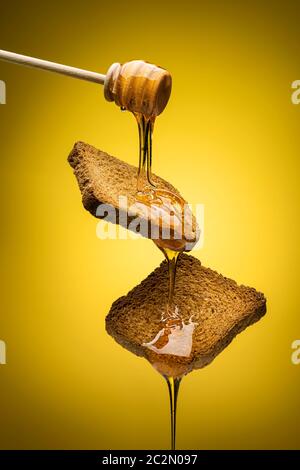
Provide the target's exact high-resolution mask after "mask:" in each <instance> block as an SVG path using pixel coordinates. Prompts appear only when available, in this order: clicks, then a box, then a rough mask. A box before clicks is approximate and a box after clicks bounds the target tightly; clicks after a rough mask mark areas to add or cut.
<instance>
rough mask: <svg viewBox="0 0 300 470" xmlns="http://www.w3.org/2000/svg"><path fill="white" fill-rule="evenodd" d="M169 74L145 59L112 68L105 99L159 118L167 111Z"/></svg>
mask: <svg viewBox="0 0 300 470" xmlns="http://www.w3.org/2000/svg"><path fill="white" fill-rule="evenodd" d="M171 89H172V77H171V75H170V73H169V72H168V71H167V70H165V69H163V68H161V67H157V66H156V65H154V64H149V63H148V62H144V61H143V60H132V61H131V62H126V63H125V64H119V63H115V64H112V65H111V66H110V68H109V69H108V72H107V74H106V79H105V83H104V96H105V98H106V99H107V100H108V101H114V102H115V103H116V105H117V106H120V107H121V108H125V109H127V110H128V111H131V112H133V113H140V114H143V115H144V116H146V117H156V116H158V115H159V114H160V113H162V111H163V110H164V109H165V107H166V105H167V103H168V101H169V98H170V94H171Z"/></svg>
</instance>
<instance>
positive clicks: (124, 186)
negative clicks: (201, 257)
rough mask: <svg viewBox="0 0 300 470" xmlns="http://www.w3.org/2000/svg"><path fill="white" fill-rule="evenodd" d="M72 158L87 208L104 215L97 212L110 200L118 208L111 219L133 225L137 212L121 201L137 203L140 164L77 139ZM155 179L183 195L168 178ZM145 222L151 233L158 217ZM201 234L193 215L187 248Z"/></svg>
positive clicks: (154, 177)
mask: <svg viewBox="0 0 300 470" xmlns="http://www.w3.org/2000/svg"><path fill="white" fill-rule="evenodd" d="M68 161H69V163H70V165H71V167H72V168H73V170H74V174H75V176H76V178H77V181H78V185H79V189H80V191H81V194H82V203H83V206H84V207H85V209H86V210H88V211H89V212H90V213H91V214H92V215H93V216H95V217H98V218H101V215H100V216H99V215H97V208H98V207H99V205H100V204H107V205H109V206H111V207H113V208H114V209H116V218H115V219H112V220H111V222H113V223H117V224H120V225H123V226H125V228H130V227H129V225H130V223H131V222H132V221H133V220H134V219H135V217H136V215H137V214H136V213H133V214H131V213H129V212H128V211H124V210H123V209H122V207H120V205H119V196H120V195H121V196H126V197H127V200H128V206H129V207H130V206H132V205H134V203H135V202H136V199H135V196H136V188H137V174H138V168H137V167H135V166H133V165H130V164H128V163H125V162H123V161H122V160H119V159H118V158H116V157H113V156H111V155H109V154H107V153H105V152H103V151H101V150H98V149H96V148H95V147H92V146H91V145H88V144H85V143H84V142H77V143H76V144H75V145H74V148H73V150H72V151H71V153H70V155H69V157H68ZM152 179H153V182H154V183H155V184H156V185H157V186H158V187H159V188H160V189H163V190H167V191H171V192H173V193H175V194H176V195H178V196H180V193H179V191H177V189H176V188H174V186H172V185H171V184H170V183H169V182H168V181H165V180H164V179H162V178H160V177H159V176H156V175H155V174H153V175H152ZM180 197H181V196H180ZM105 217H106V219H108V217H107V215H105ZM145 222H147V223H148V224H149V230H147V231H146V232H147V233H148V234H150V233H151V230H150V224H151V223H152V224H153V226H155V224H156V221H155V220H154V219H152V220H147V221H146V220H145ZM149 238H150V237H149ZM198 238H199V233H198V227H197V222H196V219H195V217H194V216H192V229H191V231H190V233H189V234H188V241H187V246H186V250H187V251H189V250H190V249H191V248H192V247H193V245H194V244H195V243H196V242H197V241H198Z"/></svg>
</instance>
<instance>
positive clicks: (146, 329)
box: [106, 254, 266, 377]
mask: <svg viewBox="0 0 300 470" xmlns="http://www.w3.org/2000/svg"><path fill="white" fill-rule="evenodd" d="M167 298H168V266H167V262H166V261H164V262H162V263H161V265H160V266H159V267H158V268H156V269H155V270H154V271H153V272H152V273H151V274H150V275H149V276H148V277H147V278H146V279H145V280H143V281H142V282H141V284H139V285H138V286H136V287H135V288H134V289H132V290H131V291H130V292H129V293H128V294H127V295H126V296H124V297H121V298H119V299H118V300H116V301H115V302H114V303H113V305H112V307H111V309H110V312H109V314H108V315H107V317H106V329H107V332H108V333H109V334H110V335H111V336H112V337H113V338H114V339H115V340H116V341H117V342H118V343H119V344H121V345H122V346H123V347H125V348H126V349H128V350H129V351H131V352H133V353H134V354H136V355H138V356H143V357H145V358H146V359H148V360H149V361H150V362H151V363H152V365H153V366H154V367H155V368H156V369H157V370H158V371H159V372H160V373H162V374H163V375H166V376H174V377H178V376H182V375H184V374H186V373H188V372H190V371H191V370H193V369H199V368H202V367H204V366H206V365H208V364H209V363H210V362H211V361H212V360H213V359H214V358H215V357H216V356H217V355H218V354H219V353H220V352H221V351H222V350H223V349H224V348H225V347H226V346H228V344H229V343H230V342H231V341H232V339H233V338H234V337H235V336H236V335H237V334H238V333H240V332H241V331H242V330H244V329H245V328H246V327H248V326H249V325H251V324H253V323H255V322H256V321H258V320H259V319H260V318H261V317H262V316H263V315H264V314H265V312H266V299H265V297H264V295H263V294H262V293H260V292H258V291H256V290H255V289H254V288H251V287H246V286H243V285H238V284H237V283H236V282H235V281H233V280H231V279H228V278H226V277H223V276H222V275H221V274H218V273H217V272H216V271H213V270H211V269H209V268H205V267H203V266H202V265H201V263H200V261H199V260H198V259H197V258H195V257H193V256H189V255H186V254H181V255H180V256H179V259H178V266H177V274H176V286H175V292H174V304H175V306H176V307H175V311H174V315H173V317H174V318H173V319H171V324H170V323H169V324H168V325H166V322H165V320H164V319H163V320H162V318H163V317H164V316H165V314H166V305H167Z"/></svg>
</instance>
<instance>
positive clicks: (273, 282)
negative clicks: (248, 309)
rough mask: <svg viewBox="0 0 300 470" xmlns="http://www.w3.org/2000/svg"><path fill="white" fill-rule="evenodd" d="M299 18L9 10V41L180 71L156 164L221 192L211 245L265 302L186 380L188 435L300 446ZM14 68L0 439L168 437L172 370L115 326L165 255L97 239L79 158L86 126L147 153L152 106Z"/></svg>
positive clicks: (141, 444)
mask: <svg viewBox="0 0 300 470" xmlns="http://www.w3.org/2000/svg"><path fill="white" fill-rule="evenodd" d="M261 3H263V5H262V4H261ZM299 13H300V7H299V3H298V2H296V1H295V2H293V1H285V2H283V1H282V2H276V3H274V2H269V3H268V2H258V1H254V2H251V3H250V2H249V5H247V2H242V4H241V3H240V2H221V1H220V2H218V1H212V2H196V1H190V0H186V1H185V2H174V1H165V2H162V1H158V0H153V1H152V2H150V3H143V2H134V1H132V2H129V3H128V2H124V1H119V0H116V1H114V2H104V1H90V0H87V1H85V2H78V1H72V2H71V1H69V2H66V1H57V0H54V1H51V2H50V1H45V2H42V3H41V2H37V1H33V0H28V1H26V2H23V3H21V2H16V1H11V2H9V3H7V4H6V5H1V17H0V25H1V26H0V48H2V49H7V50H12V51H16V52H20V53H23V54H28V55H33V56H37V57H41V58H45V59H48V60H53V61H57V62H61V63H67V64H70V65H74V66H78V67H82V68H87V69H90V70H95V71H99V72H101V73H105V71H106V70H107V69H108V67H109V65H110V64H111V63H113V62H115V61H118V62H124V61H127V60H131V59H135V58H136V59H145V60H148V61H149V62H154V63H156V64H159V65H162V66H164V67H165V68H167V69H168V70H169V71H170V72H171V73H172V76H173V83H174V85H173V92H172V97H171V101H170V103H169V105H168V107H167V109H166V111H165V112H164V113H163V115H162V116H161V117H160V118H159V119H158V121H157V125H156V129H155V135H154V163H153V166H154V171H155V172H156V173H158V174H160V175H161V176H163V177H165V178H167V179H169V180H170V181H171V182H172V183H173V184H174V185H175V186H176V187H178V188H179V189H180V191H181V193H182V194H183V195H184V197H185V198H187V199H188V200H189V201H190V202H191V203H203V204H204V205H205V242H204V246H203V248H202V249H201V250H200V251H198V252H196V253H195V256H197V257H198V258H199V259H201V261H202V263H203V264H204V265H205V266H209V267H212V268H214V269H216V270H218V271H219V272H221V273H223V274H224V275H226V276H228V277H232V278H234V279H235V280H236V281H237V282H239V283H243V284H247V285H250V286H253V287H255V288H257V289H258V290H260V291H262V292H264V293H265V295H266V297H267V301H268V313H267V315H266V317H265V318H264V319H263V320H261V321H260V322H259V323H257V324H256V325H255V326H253V327H251V328H249V330H247V331H246V332H244V333H242V334H241V335H240V336H238V338H237V339H235V340H234V342H233V343H232V344H231V345H230V346H229V347H228V348H227V349H226V350H225V351H224V352H223V353H222V354H221V355H220V356H219V357H217V358H216V360H215V361H214V362H213V363H212V364H211V365H210V366H209V367H207V368H205V369H203V370H201V371H197V372H194V373H192V374H190V375H189V376H187V377H186V378H185V379H184V380H183V383H182V386H181V391H180V398H179V403H178V443H177V444H178V448H186V449H188V448H193V449H214V448H218V449H231V448H240V449H245V448H250V449H254V448H256V449H261V448H272V449H277V448H286V449H290V448H299V447H300V446H299V444H300V437H299V424H300V408H299V391H300V365H299V366H295V365H292V363H291V353H292V349H291V343H292V342H293V341H294V340H295V339H299V338H300V309H299V303H300V301H299V260H300V259H299V230H300V223H299V191H300V190H299V166H300V165H299V150H300V141H299V124H300V105H298V106H296V105H293V104H292V102H291V93H292V90H291V83H292V82H293V81H294V80H297V79H300V63H299V57H300V41H299V26H300V23H299V21H300V20H299ZM0 79H1V80H4V81H5V82H6V85H7V104H6V105H4V106H0V177H1V184H0V191H1V246H0V248H1V313H0V339H2V340H4V341H5V342H6V344H7V361H8V363H7V365H5V366H0V448H2V449H5V448H6V449H15V448H24V449H39V448H41V449H42V448H47V449H54V448H55V449H64V448H69V449H97V448H98V449H117V448H123V449H127V448H129V449H137V448H143V449H147V448H150V449H151V448H156V449H159V448H168V446H169V409H168V397H167V387H166V385H165V383H164V380H163V379H162V378H161V377H160V376H159V375H158V374H157V373H156V372H155V371H154V370H153V369H152V368H151V366H150V365H149V364H148V363H146V361H145V360H143V359H140V358H137V357H135V356H134V355H132V354H130V353H129V352H127V351H126V350H123V349H122V348H121V347H120V346H119V345H117V344H116V343H115V342H114V341H113V340H112V339H111V338H110V337H109V336H108V335H107V334H106V332H105V327H104V319H105V315H106V314H107V313H108V311H109V308H110V306H111V304H112V302H113V301H114V300H115V299H116V298H118V297H119V296H121V295H124V294H126V293H127V292H128V290H130V289H131V288H132V287H134V286H135V285H136V284H137V283H139V282H140V281H141V280H142V279H143V278H144V277H145V276H147V275H148V274H149V273H150V272H151V271H152V270H153V269H154V268H155V267H156V266H157V265H158V264H159V263H160V262H161V260H162V256H161V253H160V252H159V250H157V249H156V248H155V246H154V245H153V244H152V243H151V242H150V241H148V240H138V241H137V240H135V241H133V240H131V241H123V240H117V241H115V240H110V241H101V240H99V239H98V238H97V237H96V226H97V220H96V219H93V218H92V217H91V216H90V214H88V213H87V212H86V211H85V210H84V209H83V207H82V205H81V197H80V193H79V190H78V187H77V183H76V181H75V178H74V176H73V174H72V171H71V168H70V167H69V165H68V164H67V161H66V160H67V156H68V154H69V152H70V150H71V148H72V146H73V144H74V142H75V141H77V140H83V141H85V142H88V143H90V144H92V145H95V146H96V147H98V148H101V149H103V150H105V151H107V152H109V153H111V154H112V155H115V156H118V157H120V158H122V159H124V160H126V161H127V162H130V163H133V164H136V163H137V143H138V142H137V130H136V125H135V122H134V119H133V117H132V116H130V115H129V114H128V113H121V112H120V111H119V110H118V108H117V107H116V106H115V105H114V104H112V103H108V102H106V101H105V100H104V98H103V89H102V87H101V86H100V85H99V86H98V85H95V84H90V83H85V82H82V81H79V80H73V79H71V78H68V77H63V76H58V75H55V74H51V73H47V72H43V71H37V70H32V69H28V68H23V67H20V66H17V65H12V64H6V63H2V62H0Z"/></svg>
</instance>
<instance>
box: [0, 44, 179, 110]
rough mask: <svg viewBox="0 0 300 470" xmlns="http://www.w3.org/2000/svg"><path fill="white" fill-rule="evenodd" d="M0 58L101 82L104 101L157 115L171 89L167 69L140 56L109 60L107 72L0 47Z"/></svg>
mask: <svg viewBox="0 0 300 470" xmlns="http://www.w3.org/2000/svg"><path fill="white" fill-rule="evenodd" d="M0 60H5V61H7V62H13V63H15V64H21V65H27V66H30V67H35V68H39V69H44V70H49V71H52V72H57V73H61V74H63V75H68V76H70V77H74V78H79V79H81V80H87V81H89V82H94V83H100V84H101V85H104V96H105V98H106V100H107V101H114V102H115V103H116V104H117V105H118V106H120V107H121V108H122V109H126V110H128V111H131V112H133V113H140V114H142V115H144V116H146V117H154V118H155V117H156V116H158V115H159V114H160V113H162V111H163V110H164V109H165V107H166V105H167V103H168V100H169V97H170V94H171V89H172V78H171V75H170V73H169V72H168V71H167V70H165V69H163V68H162V67H158V66H156V65H154V64H149V63H148V62H144V61H143V60H133V61H131V62H126V63H125V64H119V63H114V64H112V65H111V66H110V67H109V69H108V71H107V74H106V75H103V74H100V73H96V72H90V71H88V70H82V69H78V68H76V67H70V66H68V65H62V64H57V63H55V62H49V61H47V60H41V59H37V58H34V57H29V56H25V55H21V54H16V53H14V52H9V51H3V50H0Z"/></svg>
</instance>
